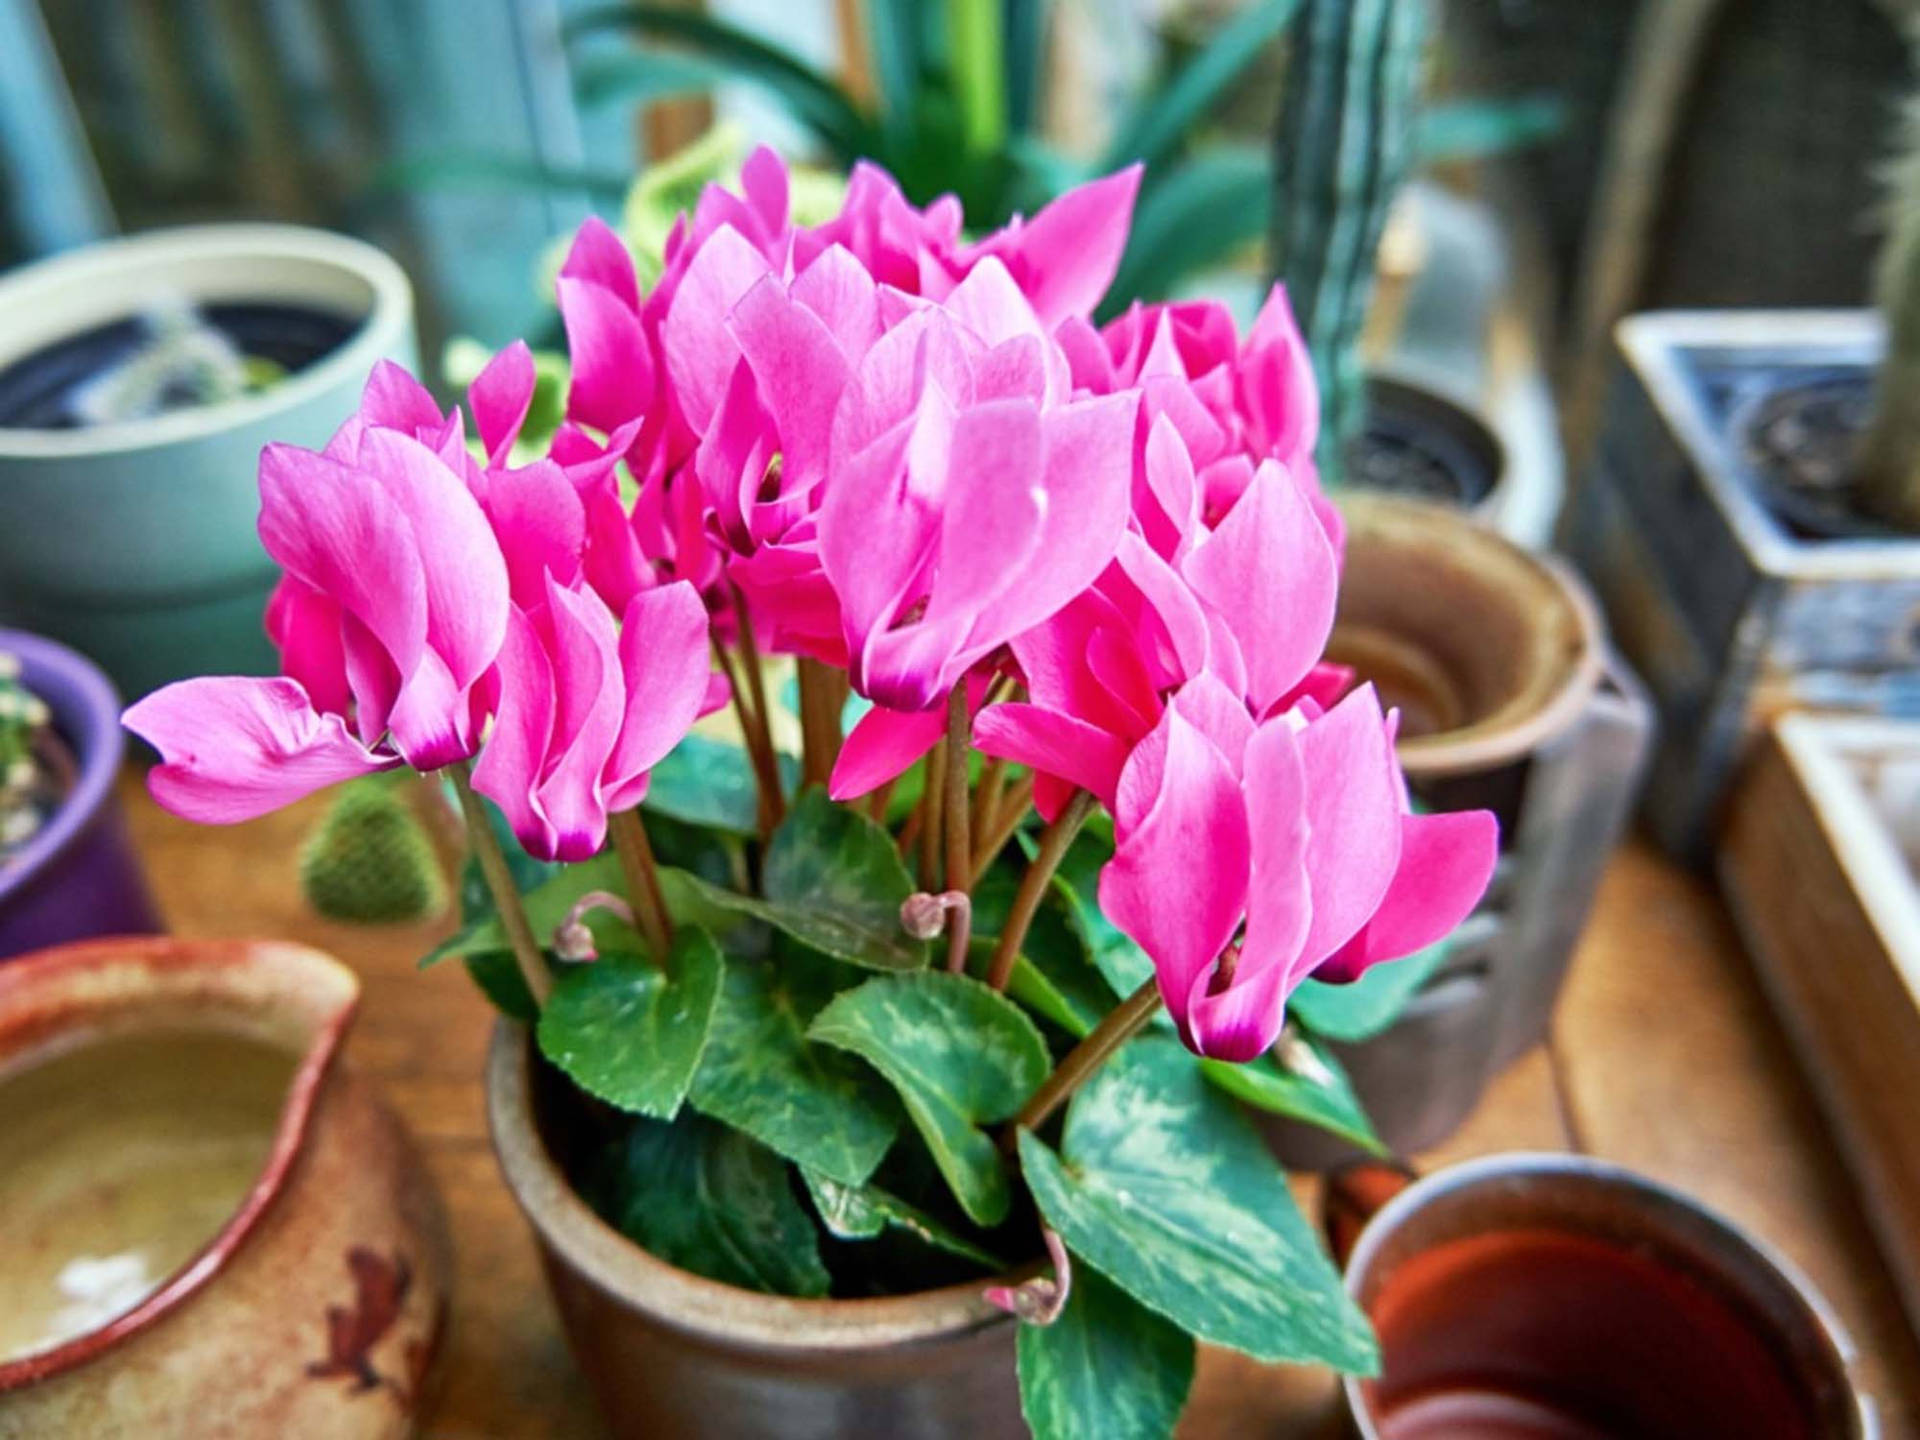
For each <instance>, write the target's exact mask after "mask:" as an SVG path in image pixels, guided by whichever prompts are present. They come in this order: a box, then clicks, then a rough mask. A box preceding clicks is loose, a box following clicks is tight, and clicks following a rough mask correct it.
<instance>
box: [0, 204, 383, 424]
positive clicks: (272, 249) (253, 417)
mask: <svg viewBox="0 0 1920 1440" xmlns="http://www.w3.org/2000/svg"><path fill="white" fill-rule="evenodd" d="M221 259H228V260H233V261H249V260H251V261H262V262H272V261H284V262H289V263H292V264H297V265H303V266H309V267H313V268H316V269H331V270H333V271H335V272H337V273H338V274H340V275H342V276H346V277H350V278H352V279H353V280H356V281H358V282H360V283H361V284H364V285H365V286H367V287H368V289H369V290H370V291H371V292H372V301H371V303H370V304H369V305H368V307H367V311H366V314H365V315H364V316H363V317H361V319H360V323H359V326H358V328H357V329H355V330H354V332H353V333H352V334H351V335H349V336H348V337H347V338H346V340H345V341H343V342H342V343H341V344H340V345H339V346H338V347H336V348H335V349H334V350H332V351H331V352H329V353H328V354H326V355H323V356H321V357H320V358H319V359H318V360H316V361H314V362H313V363H312V364H311V365H308V366H307V367H306V368H305V369H303V370H301V371H300V372H299V373H298V374H296V375H291V376H288V377H287V378H286V379H284V380H282V381H280V382H279V383H278V384H276V385H273V386H271V387H270V388H269V389H267V390H266V391H264V392H262V393H260V394H258V395H245V396H241V397H239V398H238V399H233V400H225V401H221V402H220V403H218V404H214V405H196V406H192V407H190V408H188V409H184V410H176V411H172V412H170V413H168V414H165V415H157V416H154V417H152V418H151V419H145V420H124V421H117V422H114V423H112V424H106V425H90V426H87V427H85V428H84V429H69V430H51V429H33V428H28V427H10V426H6V425H0V460H59V459H74V458H79V457H89V456H98V455H114V454H122V453H125V452H127V451H132V450H146V449H154V448H158V447H160V446H164V445H174V444H184V443H190V442H193V441H198V440H204V439H206V438H207V437H209V436H211V435H217V434H221V433H223V432H226V431H231V430H236V429H239V428H241V427H242V426H246V425H252V424H256V423H265V422H271V421H272V420H273V419H274V418H275V417H277V416H279V415H282V414H284V413H285V412H287V411H290V410H294V409H297V408H299V407H300V406H302V405H304V404H307V403H308V402H310V401H312V400H314V399H315V398H317V397H319V396H321V395H324V394H326V393H327V392H328V391H330V390H333V389H335V388H337V387H338V386H339V385H340V384H341V383H342V382H343V381H345V380H347V379H349V378H350V377H353V376H355V375H360V376H364V375H365V374H366V373H367V372H368V371H369V370H370V369H371V368H372V367H373V365H374V363H375V362H376V361H378V360H379V359H380V358H381V357H382V356H384V355H385V354H387V353H388V351H389V350H390V349H391V348H392V345H393V340H394V337H395V336H396V335H397V334H399V333H400V332H401V331H403V330H404V329H405V327H406V326H407V324H408V323H409V322H410V320H411V318H412V315H413V289H412V286H411V285H410V283H409V282H408V280H407V276H406V272H405V271H404V270H402V269H401V268H400V266H399V264H398V263H397V262H396V261H395V260H394V259H393V258H392V257H391V256H389V255H387V254H386V253H385V252H384V251H381V250H379V249H377V248H375V247H374V246H372V245H369V244H367V243H366V242H365V241H364V240H356V239H354V238H352V237H351V236H348V235H338V234H335V233H333V232H332V231H328V230H318V229H313V228H311V227H308V226H304V225H270V224H220V225H183V226H177V227H172V228H168V229H161V230H150V231H147V232H145V233H144V234H140V235H131V236H125V237H121V238H118V239H112V240H104V241H100V242H98V243H96V244H93V245H88V246H86V247H84V248H82V249H79V250H74V251H70V252H68V253H66V254H63V255H56V256H53V257H52V258H50V259H47V260H41V261H37V262H35V263H34V264H32V265H28V266H25V267H23V268H22V269H20V270H19V271H17V272H15V273H13V274H11V275H8V276H6V277H5V278H3V279H0V312H9V311H11V312H16V313H17V312H19V311H20V310H22V309H23V308H24V307H27V306H30V305H32V304H34V303H35V302H36V301H37V300H38V299H39V298H40V297H42V296H46V295H57V294H61V293H65V292H69V291H72V290H74V289H76V288H80V287H85V286H87V285H89V284H92V283H97V282H98V281H99V280H100V279H101V278H102V277H106V276H111V275H113V274H115V273H117V272H120V271H122V270H124V269H127V268H129V267H138V268H146V269H152V270H155V271H157V272H159V273H160V274H161V275H162V276H164V275H165V274H166V273H167V272H168V271H169V270H172V269H175V268H178V267H181V266H185V265H192V266H195V267H200V266H204V265H205V264H206V263H207V262H208V261H209V260H215V261H218V260H221ZM182 283H184V282H182ZM259 288H260V290H262V291H264V292H265V293H263V294H260V295H258V296H257V297H255V298H259V299H263V300H266V301H272V300H274V299H275V298H276V296H275V295H274V293H273V292H272V290H271V288H270V287H267V286H261V287H259ZM206 293H207V292H204V291H202V292H201V293H200V294H199V295H196V296H195V298H205V296H206ZM249 293H251V292H249ZM220 298H230V297H227V296H226V295H224V294H222V295H221V296H220ZM289 298H291V297H289ZM114 318H118V317H117V315H113V314H103V315H102V316H101V317H99V320H98V321H97V322H96V323H107V322H108V321H110V320H112V319H114ZM73 333H77V331H75V330H71V329H70V330H68V331H64V332H61V333H60V334H58V335H55V336H53V337H51V338H49V339H47V340H43V341H41V342H40V346H42V347H43V346H45V345H47V344H57V343H59V340H60V339H61V338H63V336H67V335H71V334H73ZM36 348H38V347H36ZM27 353H29V354H31V353H32V352H31V351H29V352H27Z"/></svg>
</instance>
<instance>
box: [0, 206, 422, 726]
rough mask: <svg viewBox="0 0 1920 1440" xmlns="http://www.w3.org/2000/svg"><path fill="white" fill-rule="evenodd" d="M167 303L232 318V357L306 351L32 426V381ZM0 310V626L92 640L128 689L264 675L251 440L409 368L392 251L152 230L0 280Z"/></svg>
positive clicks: (269, 583)
mask: <svg viewBox="0 0 1920 1440" xmlns="http://www.w3.org/2000/svg"><path fill="white" fill-rule="evenodd" d="M181 302H188V303H191V304H192V305H193V306H194V307H195V308H196V309H197V310H199V311H200V312H202V313H203V314H206V315H209V316H219V315H223V314H230V315H233V316H237V317H240V318H238V319H236V320H235V321H234V327H235V332H236V336H237V338H239V339H240V340H241V341H242V348H244V349H245V350H246V352H247V353H249V354H254V353H264V354H269V355H272V354H274V352H275V350H276V347H279V346H284V345H291V346H292V347H293V348H294V350H295V351H297V350H298V347H299V346H300V345H301V344H305V345H308V346H309V347H310V348H312V349H313V351H314V353H313V354H312V355H311V356H310V357H308V358H305V359H302V358H300V357H299V356H298V355H297V354H296V355H295V357H294V361H293V363H291V364H288V367H287V368H288V373H287V374H286V375H285V376H284V378H281V379H279V380H278V381H276V382H275V383H273V384H271V385H270V386H268V387H267V388H266V389H264V390H262V391H260V392H259V393H255V394H249V395H245V396H242V397H240V398H237V399H232V400H226V401H221V402H217V403H213V404H205V405H198V406H194V407H191V408H182V409H177V410H172V411H170V412H167V413H162V414H159V415H155V416H153V417H152V418H149V419H141V420H121V421H109V422H107V423H101V424H92V425H86V426H83V427H74V426H65V427H62V428H56V427H55V425H54V424H53V423H49V421H48V420H47V418H46V417H47V416H48V415H49V414H50V413H51V412H50V409H49V405H48V404H47V403H45V402H46V401H47V397H48V396H49V395H51V394H52V393H53V392H55V391H57V390H58V389H59V388H60V387H61V386H62V385H68V386H70V385H71V384H72V383H73V381H74V379H75V376H76V374H78V373H80V372H84V371H85V370H86V368H87V367H90V366H96V365H98V364H100V363H101V356H102V353H103V351H102V347H103V346H104V347H105V353H107V354H108V355H109V356H110V355H111V352H112V350H113V347H114V346H115V345H118V346H119V347H120V349H121V350H123V351H124V350H127V349H129V348H132V347H133V346H135V345H137V343H138V341H137V339H135V340H132V341H129V340H128V338H127V337H128V335H129V334H133V335H136V336H137V333H138V332H137V330H136V329H135V328H134V326H133V325H131V324H130V323H129V322H133V321H134V320H135V317H138V316H140V315H143V314H146V313H149V312H150V311H152V310H153V309H154V308H155V307H156V306H175V307H177V306H178V305H179V304H180V303H181ZM0 316H3V317H5V318H4V321H0V625H15V626H19V627H21V628H24V629H29V630H34V631H37V632H39V633H40V634H43V635H49V636H52V637H54V638H55V639H58V640H60V641H63V642H65V643H66V644H68V645H70V646H72V647H73V648H75V649H77V650H80V651H82V652H84V653H85V654H87V655H90V656H91V657H92V658H93V659H94V660H96V661H98V662H99V663H100V665H101V666H102V667H103V668H104V669H105V670H106V671H107V673H108V674H109V675H111V676H112V677H113V680H114V683H115V684H116V685H117V686H118V687H119V690H120V692H121V694H122V695H124V696H125V697H126V698H127V699H128V700H129V701H131V700H134V699H137V698H138V697H140V696H142V695H144V694H146V693H147V692H148V691H149V690H152V689H154V688H155V687H157V686H159V685H163V684H165V683H167V682H168V681H170V680H177V679H181V678H183V677H185V676H189V675H202V674H258V673H271V672H272V671H273V670H274V668H275V660H274V654H273V649H272V646H271V645H269V644H268V642H267V639H266V636H265V633H264V631H263V630H262V628H261V617H262V613H263V611H264V608H265V605H266V599H267V595H268V593H269V592H270V591H271V589H272V588H273V583H274V580H275V577H276V571H275V568H274V566H273V563H272V562H271V561H270V560H269V559H268V558H267V555H266V552H265V551H264V550H263V549H261V546H260V540H259V537H258V535H257V534H256V533H255V524H256V519H257V516H258V513H259V498H258V492H257V489H256V482H255V474H256V468H257V466H258V463H259V458H260V450H261V447H262V446H264V445H266V444H267V443H268V442H270V441H288V442H290V443H292V444H296V445H304V446H308V447H311V448H314V449H318V448H319V447H321V446H322V445H324V444H325V443H326V441H327V438H328V437H329V436H330V435H331V434H332V433H333V431H334V429H335V427H337V426H338V425H339V424H340V422H341V421H342V420H344V419H345V418H346V417H347V416H348V415H349V414H351V413H352V411H353V410H354V408H355V405H356V404H357V402H358V398H359V394H360V389H361V386H362V385H363V384H364V383H365V381H366V377H367V372H368V371H369V370H370V369H371V368H372V367H373V365H374V363H375V362H376V361H378V360H381V359H383V358H391V359H395V360H398V361H400V362H402V363H403V364H406V365H409V366H413V365H416V364H417V362H418V356H417V354H416V344H415V339H414V329H413V294H412V290H411V287H410V286H409V285H408V283H407V278H406V275H405V274H404V273H403V272H402V271H401V269H400V267H399V266H398V265H396V264H395V263H394V262H393V261H392V260H391V259H389V258H388V257H387V256H386V255H384V254H382V253H381V252H380V251H378V250H376V249H374V248H373V247H372V246H370V245H366V244H363V243H361V242H360V241H357V240H352V239H348V238H347V237H345V236H341V235H333V234H328V233H327V232H325V231H319V230H308V229H301V228H298V227H294V226H283V225H213V226H196V227H191V228H186V229H177V230H162V231H154V232H151V233H149V234H145V235H139V236H135V237H132V238H129V239H124V240H112V241H107V242H105V243H103V244H99V245H94V246H90V247H88V248H86V249H84V250H79V251H75V252H72V253H69V254H65V255H60V256H57V257H55V258H53V259H50V260H46V261H43V262H41V263H39V264H35V265H31V266H27V267H25V268H23V269H21V270H18V271H15V272H14V273H12V274H9V275H6V276H4V277H0ZM316 325H317V326H318V328H317V331H316V328H315V327H316ZM303 326H305V329H304V330H303V329H302V327H303ZM329 327H330V328H329ZM223 328H225V327H224V324H223ZM316 333H317V334H318V335H319V336H320V337H321V338H319V339H315V338H314V337H315V334H316ZM256 340H257V341H258V342H259V346H258V348H257V349H256V345H255V343H254V342H255V341H256ZM283 363H285V362H284V361H283Z"/></svg>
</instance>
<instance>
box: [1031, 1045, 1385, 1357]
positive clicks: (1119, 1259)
mask: <svg viewBox="0 0 1920 1440" xmlns="http://www.w3.org/2000/svg"><path fill="white" fill-rule="evenodd" d="M1020 1162H1021V1165H1022V1166H1023V1168H1024V1169H1025V1172H1026V1177H1027V1184H1028V1186H1029V1187H1030V1188H1031V1189H1032V1191H1033V1196H1034V1199H1035V1200H1036V1201H1037V1202H1038V1204H1039V1206H1040V1213H1041V1214H1042V1215H1043V1216H1045V1218H1046V1221H1047V1223H1048V1224H1049V1225H1051V1226H1052V1227H1053V1228H1054V1229H1055V1230H1056V1231H1058V1232H1059V1234H1060V1237H1061V1239H1063V1240H1064V1241H1066V1243H1067V1246H1068V1248H1069V1249H1070V1250H1072V1252H1073V1253H1074V1254H1075V1255H1077V1256H1079V1257H1081V1258H1082V1259H1084V1260H1085V1262H1086V1263H1087V1264H1088V1265H1090V1266H1092V1267H1093V1268H1094V1269H1096V1270H1098V1271H1099V1272H1100V1273H1101V1274H1103V1275H1105V1276H1106V1277H1107V1278H1108V1279H1110V1280H1112V1281H1114V1282H1115V1283H1117V1284H1118V1285H1119V1286H1120V1287H1121V1288H1122V1289H1124V1290H1125V1291H1127V1293H1128V1294H1130V1295H1132V1296H1133V1298H1134V1299H1136V1300H1138V1301H1139V1302H1140V1303H1141V1304H1143V1305H1146V1306H1148V1307H1149V1308H1151V1309H1153V1310H1155V1311H1158V1312H1159V1313H1160V1314H1162V1315H1164V1316H1166V1317H1167V1318H1168V1319H1169V1320H1171V1321H1173V1322H1174V1323H1175V1324H1176V1325H1178V1326H1180V1328H1181V1329H1183V1330H1185V1331H1186V1332H1187V1333H1188V1334H1190V1335H1193V1336H1195V1337H1196V1338H1198V1339H1200V1340H1204V1341H1207V1342H1209V1343H1211V1344H1216V1345H1225V1346H1228V1347H1230V1348H1232V1349H1235V1350H1240V1351H1243V1352H1245V1353H1246V1354H1248V1355H1252V1356H1253V1357H1254V1358H1256V1359H1259V1360H1268V1361H1274V1360H1287V1361H1294V1362H1307V1363H1318V1364H1325V1365H1331V1366H1333V1367H1334V1368H1336V1369H1340V1370H1345V1371H1349V1372H1354V1373H1362V1374H1371V1373H1373V1372H1374V1371H1375V1370H1376V1369H1377V1368H1378V1366H1379V1351H1378V1347H1377V1346H1376V1345H1375V1343H1374V1339H1373V1334H1372V1331H1371V1330H1370V1328H1369V1327H1368V1325H1367V1320H1366V1317H1365V1316H1364V1315H1362V1314H1361V1313H1360V1311H1359V1310H1358V1309H1357V1308H1356V1307H1355V1305H1354V1303H1353V1301H1352V1300H1351V1299H1349V1298H1348V1296H1347V1293H1346V1290H1345V1288H1344V1287H1343V1286H1342V1285H1341V1283H1340V1276H1339V1274H1338V1272H1336V1271H1335V1270H1334V1268H1333V1265H1332V1263H1331V1262H1330V1261H1328V1259H1327V1257H1326V1256H1325V1255H1324V1254H1323V1253H1322V1252H1321V1250H1320V1247H1319V1244H1318V1243H1317V1241H1316V1240H1315V1238H1314V1235H1313V1232H1312V1230H1311V1229H1310V1228H1309V1227H1308V1225H1307V1223H1306V1221H1305V1220H1304V1219H1302V1218H1301V1215H1300V1212H1299V1210H1298V1208H1297V1207H1296V1206H1295V1205H1294V1202H1293V1196H1292V1194H1291V1193H1290V1192H1289V1191H1288V1189H1287V1177H1286V1174H1285V1172H1283V1171H1282V1170H1281V1168H1280V1166H1279V1164H1278V1163H1277V1162H1276V1161H1275V1160H1274V1158H1273V1156H1272V1154H1271V1153H1269V1151H1268V1150H1267V1147H1266V1146H1265V1145H1264V1144H1263V1143H1262V1142H1261V1139H1260V1136H1259V1135H1258V1134H1257V1133H1256V1132H1255V1131H1254V1129H1253V1127H1252V1125H1251V1123H1250V1122H1249V1121H1248V1120H1247V1119H1246V1117H1245V1116H1244V1115H1243V1114H1241V1112H1240V1111H1239V1110H1238V1109H1237V1108H1236V1107H1235V1105H1234V1103H1233V1102H1232V1101H1231V1100H1229V1099H1228V1098H1227V1097H1226V1096H1224V1095H1222V1094H1220V1093H1219V1092H1218V1091H1216V1090H1214V1089H1213V1087H1212V1086H1210V1085H1208V1084H1207V1082H1206V1081H1205V1080H1204V1079H1203V1078H1202V1076H1201V1073H1200V1068H1199V1066H1198V1065H1197V1064H1196V1063H1195V1062H1194V1058H1193V1057H1192V1056H1191V1055H1189V1054H1188V1053H1187V1052H1186V1051H1185V1050H1184V1049H1182V1048H1181V1047H1180V1045H1179V1043H1178V1042H1177V1041H1176V1040H1174V1039H1173V1038H1172V1037H1170V1036H1164V1035H1156V1034H1147V1035H1142V1036H1140V1037H1138V1038H1136V1039H1134V1040H1132V1041H1130V1042H1129V1043H1128V1044H1127V1045H1125V1046H1124V1047H1122V1049H1121V1050H1120V1052H1119V1053H1118V1054H1117V1055H1115V1056H1114V1057H1113V1058H1112V1059H1110V1060H1108V1061H1107V1063H1106V1064H1105V1065H1104V1066H1103V1067H1102V1068H1101V1069H1100V1070H1099V1071H1097V1072H1096V1073H1095V1074H1094V1075H1093V1077H1092V1078H1091V1079H1090V1080H1089V1081H1088V1082H1087V1083H1086V1084H1085V1085H1084V1086H1083V1087H1082V1088H1081V1090H1080V1092H1079V1094H1077V1095H1076V1096H1075V1097H1074V1099H1073V1103H1072V1105H1071V1106H1070V1107H1069V1108H1068V1112H1067V1123H1066V1129H1065V1132H1064V1134H1063V1136H1062V1139H1061V1146H1060V1153H1059V1154H1055V1153H1054V1151H1053V1150H1051V1149H1049V1148H1048V1146H1047V1145H1046V1144H1045V1143H1044V1142H1042V1141H1041V1140H1040V1139H1038V1138H1037V1137H1036V1136H1034V1135H1033V1134H1032V1133H1031V1132H1027V1131H1023V1132H1022V1133H1021V1135H1020Z"/></svg>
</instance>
